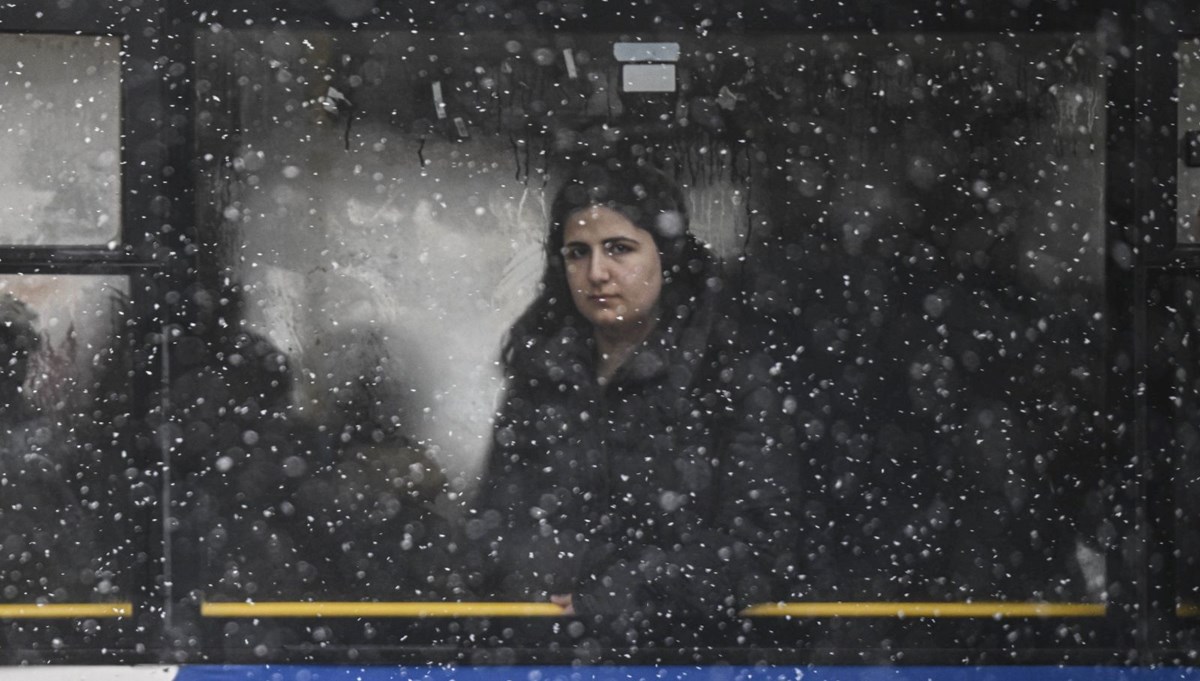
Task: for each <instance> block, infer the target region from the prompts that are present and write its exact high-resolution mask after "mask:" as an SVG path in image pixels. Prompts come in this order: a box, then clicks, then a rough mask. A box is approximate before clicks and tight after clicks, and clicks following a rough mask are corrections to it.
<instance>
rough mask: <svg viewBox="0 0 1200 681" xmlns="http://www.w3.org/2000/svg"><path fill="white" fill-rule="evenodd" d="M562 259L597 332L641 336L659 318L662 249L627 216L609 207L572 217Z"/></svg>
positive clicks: (580, 304) (579, 306)
mask: <svg viewBox="0 0 1200 681" xmlns="http://www.w3.org/2000/svg"><path fill="white" fill-rule="evenodd" d="M563 260H564V262H565V263H566V269H567V286H569V287H570V289H571V299H572V300H573V301H574V302H575V308H576V309H577V310H579V312H580V314H582V315H583V316H584V317H585V318H586V319H587V320H588V321H589V322H591V323H592V326H593V327H595V328H596V329H597V330H599V331H602V332H608V333H616V334H621V333H623V332H627V331H628V332H631V333H633V334H637V332H638V331H640V330H644V328H645V326H646V325H647V324H652V323H653V322H654V321H656V320H657V319H658V299H659V296H660V295H661V294H662V286H663V276H662V260H661V259H660V258H659V254H658V246H657V245H656V244H655V243H654V238H653V237H652V236H650V233H649V232H647V231H645V230H643V229H641V228H640V227H638V226H637V225H634V224H633V223H632V222H630V221H629V220H628V219H627V218H626V217H625V216H623V215H621V214H620V213H618V212H616V211H614V210H612V209H609V208H605V207H604V206H589V207H587V208H581V209H579V210H577V211H575V212H573V213H571V214H570V215H568V216H567V220H566V225H565V226H564V231H563Z"/></svg>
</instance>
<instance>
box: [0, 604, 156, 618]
mask: <svg viewBox="0 0 1200 681" xmlns="http://www.w3.org/2000/svg"><path fill="white" fill-rule="evenodd" d="M132 614H133V604H132V603H43V604H38V603H0V619H4V620H15V619H90V618H94V617H104V618H108V617H129V616H130V615H132Z"/></svg>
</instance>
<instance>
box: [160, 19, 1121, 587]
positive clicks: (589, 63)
mask: <svg viewBox="0 0 1200 681" xmlns="http://www.w3.org/2000/svg"><path fill="white" fill-rule="evenodd" d="M658 39H667V40H672V41H676V40H677V41H678V42H679V44H680V46H681V47H680V57H679V60H678V62H676V63H675V64H676V76H675V77H676V78H677V79H678V86H679V87H678V91H677V92H676V93H674V94H671V95H670V97H669V99H664V97H665V95H663V94H662V93H654V94H652V95H647V94H645V93H623V92H622V91H621V82H622V81H621V70H620V63H619V62H617V61H616V60H615V59H614V58H613V52H612V44H613V43H614V42H616V41H617V40H618V36H604V35H582V34H562V35H557V36H555V37H553V38H523V39H522V40H516V39H513V38H512V37H510V36H503V35H489V34H471V35H429V34H427V35H416V34H409V33H371V32H358V33H354V34H350V33H336V32H319V31H317V32H299V31H267V30H261V31H260V30H244V31H235V30H223V31H219V32H212V31H205V32H203V33H201V34H200V35H198V40H197V51H198V53H197V55H196V64H197V72H196V81H195V82H196V96H197V107H196V111H197V133H198V134H197V144H198V148H197V150H196V151H197V158H200V159H203V163H202V164H201V168H200V170H201V173H200V180H199V182H200V185H199V188H198V193H197V196H198V201H197V204H198V206H199V208H198V211H199V214H198V223H199V226H200V229H201V230H202V232H203V234H204V235H205V236H204V238H205V239H206V241H207V249H208V250H206V251H205V252H206V254H207V255H208V256H209V260H208V261H207V262H206V264H205V266H206V267H209V268H211V272H210V274H209V275H203V276H208V280H207V281H208V284H209V285H210V286H211V290H210V291H209V292H207V293H205V294H204V299H205V300H206V301H208V302H207V303H206V305H211V306H212V307H213V308H214V309H217V308H219V309H223V310H225V311H226V313H227V316H226V317H223V318H222V320H223V321H222V323H221V324H214V325H213V326H212V327H211V328H212V329H213V331H212V333H210V335H209V336H208V337H205V338H197V339H185V340H184V341H183V342H187V343H189V344H191V345H193V346H194V347H195V348H196V352H195V356H197V357H198V358H201V359H198V360H197V363H196V365H195V369H194V371H193V372H192V373H191V374H187V375H184V376H182V377H179V376H177V377H175V378H176V380H177V381H179V383H178V386H179V388H178V391H177V392H176V398H177V399H176V407H177V409H179V410H181V411H180V413H181V414H183V416H182V417H181V418H182V419H183V421H184V424H185V428H188V429H191V430H189V431H188V432H189V433H200V434H202V437H191V436H189V437H187V438H185V439H184V447H185V448H193V449H194V451H193V454H194V456H196V457H198V460H200V461H202V462H203V465H200V466H199V469H200V470H201V473H200V474H199V475H198V476H197V478H196V479H197V480H198V486H199V487H200V488H202V489H204V490H205V494H207V495H209V498H211V499H212V502H211V503H210V504H208V505H207V506H206V507H205V508H207V509H208V510H207V511H206V512H208V513H211V515H209V516H207V517H205V518H201V519H200V520H199V521H198V522H197V525H198V526H200V527H205V528H207V530H206V531H207V532H208V535H207V539H206V543H205V547H206V551H208V552H209V553H208V554H207V558H206V560H207V561H208V562H207V564H206V567H205V570H206V571H207V572H206V575H205V580H206V582H207V585H208V588H209V589H210V594H211V595H212V596H213V597H216V598H222V599H229V600H242V599H246V598H261V599H266V600H269V599H272V598H273V599H277V600H291V599H297V598H332V597H334V596H337V597H351V596H372V597H385V596H386V597H388V598H391V599H393V600H405V599H411V600H427V599H429V598H431V597H433V596H438V597H443V596H446V595H447V594H449V595H453V596H456V597H463V596H469V595H470V579H469V578H466V577H463V576H462V575H456V573H455V570H454V568H453V567H452V565H453V561H454V556H452V555H449V554H450V553H451V552H449V551H445V552H439V551H437V550H436V549H437V547H438V546H439V541H444V538H445V537H448V536H453V532H452V531H451V530H443V528H446V527H450V526H452V525H453V524H454V522H456V516H455V514H456V513H457V510H456V509H457V504H458V503H459V501H460V500H461V499H462V497H463V496H464V495H468V496H469V495H470V493H471V492H472V489H473V486H474V485H475V484H476V481H477V476H478V473H479V470H480V467H481V464H482V459H483V457H484V455H485V453H486V451H487V447H488V442H489V439H490V437H491V432H490V429H491V424H490V419H491V416H492V413H493V410H494V408H495V402H496V399H497V396H498V392H499V390H500V388H501V386H502V385H503V379H502V376H501V375H500V371H499V369H498V366H497V364H496V359H497V353H498V349H499V346H500V343H501V340H502V336H503V334H504V331H505V330H506V329H507V328H508V327H509V325H510V324H511V323H512V321H513V319H514V318H515V316H516V315H518V314H519V313H520V312H521V310H522V309H523V307H524V305H525V304H526V303H527V301H528V300H529V299H530V297H531V296H532V294H533V287H534V285H535V282H536V280H537V277H538V274H539V273H540V270H541V268H542V261H541V252H540V240H541V238H542V234H543V233H544V231H545V223H546V220H547V212H548V205H547V203H548V202H549V200H550V198H551V197H552V195H553V194H552V191H553V187H554V180H555V178H554V177H553V176H552V175H553V172H552V170H553V169H552V163H551V162H550V159H552V158H553V157H554V156H555V154H558V153H561V152H562V150H564V149H568V148H572V147H573V146H574V145H579V144H604V143H606V140H608V139H610V137H609V136H617V135H619V134H621V133H620V132H619V131H618V130H617V128H619V127H620V125H621V124H623V122H628V121H630V120H632V119H636V118H637V117H638V116H649V117H660V116H666V117H667V118H669V119H671V120H674V121H676V127H675V128H674V130H675V134H674V136H673V137H671V138H670V141H669V142H667V141H662V140H660V142H661V143H662V144H663V146H664V149H665V148H666V147H668V146H670V149H669V150H670V151H671V152H672V153H671V156H672V159H673V163H674V164H675V165H674V170H675V173H676V176H677V178H678V179H679V181H680V182H681V183H682V184H683V185H684V186H685V188H686V190H687V194H688V200H689V203H690V206H691V208H692V213H693V223H694V224H693V228H694V230H695V231H696V232H697V233H698V234H699V235H700V236H701V237H703V238H704V239H705V240H706V241H707V242H708V243H709V244H711V246H712V248H713V249H714V251H715V252H716V253H718V254H719V255H720V256H722V257H723V258H725V259H727V260H729V261H731V262H735V263H741V269H740V270H739V271H740V273H741V274H740V276H739V278H738V279H737V282H738V285H741V286H745V287H746V288H747V291H748V292H747V300H748V301H749V302H750V304H752V305H753V306H754V307H755V308H756V310H757V311H758V312H759V313H761V314H763V315H765V316H767V317H769V318H771V319H773V320H774V326H775V336H774V337H773V340H772V345H771V347H770V351H771V352H772V353H774V354H775V355H776V358H777V362H778V364H777V367H776V370H777V372H778V374H779V378H780V380H781V381H783V382H784V383H785V385H786V390H787V392H788V399H787V400H786V405H787V409H788V415H789V418H790V419H791V425H792V428H793V430H794V436H795V443H796V452H795V455H796V456H798V457H801V458H802V459H803V460H804V462H805V464H806V465H805V471H806V474H805V479H804V480H803V481H800V483H799V484H801V485H802V486H803V487H804V494H803V495H801V497H800V498H799V499H798V500H797V504H798V507H799V510H800V512H801V513H802V515H803V517H805V518H808V519H810V520H811V522H810V523H809V528H810V530H811V531H810V532H809V533H808V534H806V538H805V540H804V541H803V543H802V546H799V547H797V550H796V555H797V557H798V564H797V566H796V571H795V582H794V584H793V589H792V594H791V595H792V597H793V598H796V599H809V600H814V599H815V600H880V599H882V600H889V599H895V600H905V599H908V600H911V599H924V598H933V599H938V600H967V599H980V598H1004V599H1012V600H1050V601H1075V600H1092V601H1098V600H1101V599H1102V598H1103V596H1102V590H1103V585H1104V580H1105V577H1104V561H1103V556H1102V552H1101V549H1100V547H1099V545H1098V543H1097V541H1096V539H1095V538H1096V536H1097V534H1098V533H1099V532H1100V524H1101V522H1102V519H1101V518H1102V516H1103V513H1102V512H1101V510H1100V505H1101V501H1100V497H1099V491H1098V490H1099V488H1100V484H1099V482H1098V481H1097V480H1096V479H1095V477H1094V474H1095V472H1096V466H1095V465H1094V461H1095V456H1096V452H1097V451H1098V450H1099V448H1100V445H1101V442H1102V440H1103V437H1102V433H1101V431H1100V430H1098V424H1099V423H1100V422H1101V421H1102V416H1101V414H1102V412H1103V396H1104V386H1103V375H1104V366H1103V351H1102V348H1103V347H1104V340H1105V339H1104V333H1103V328H1104V326H1105V324H1104V310H1105V307H1104V306H1105V300H1104V261H1105V254H1104V242H1105V239H1104V220H1103V212H1102V211H1103V206H1104V202H1105V197H1104V195H1103V188H1104V185H1105V183H1104V173H1103V163H1104V156H1103V155H1104V149H1105V144H1104V140H1105V131H1104V115H1103V108H1104V103H1105V101H1106V93H1105V89H1104V81H1103V78H1102V73H1103V65H1102V59H1101V56H1102V55H1101V52H1100V50H1099V48H1098V47H1097V46H1096V45H1095V44H1093V41H1092V40H1091V39H1090V38H1089V37H1088V36H1081V35H1039V36H1022V38H1021V39H1020V41H1014V40H1008V41H1004V40H998V39H995V38H993V37H983V38H981V37H978V36H951V37H945V36H938V37H936V38H935V37H933V36H921V35H903V36H895V35H893V36H888V37H887V38H886V39H884V38H858V37H849V36H805V37H789V36H780V35H777V36H757V37H755V39H754V40H753V41H749V40H745V39H742V38H735V37H712V38H706V39H700V38H696V37H694V36H669V37H666V38H662V37H659V38H658ZM568 55H569V62H570V65H569V66H568ZM648 97H658V98H660V99H659V100H652V99H648ZM663 102H669V104H663ZM660 120H665V119H661V118H660ZM614 138H615V137H614ZM671 145H673V146H671ZM214 319H215V317H214ZM222 324H224V326H222ZM222 328H229V329H232V330H231V331H228V332H224V331H219V329H222ZM238 366H247V367H252V368H253V369H254V371H253V372H251V373H245V372H239V371H237V369H236V368H237V367H238ZM254 381H258V382H257V383H254ZM213 386H217V388H213ZM212 389H218V390H219V391H220V392H219V393H217V394H218V395H219V399H215V400H214V399H208V400H206V401H205V403H203V404H201V403H198V402H197V401H196V399H195V398H196V396H199V395H205V394H212V393H206V392H205V391H209V390H212ZM188 410H191V411H188ZM251 490H259V492H256V493H253V494H252V493H251ZM262 490H270V493H269V494H267V493H265V492H262ZM364 519H366V521H365V522H364ZM383 537H386V539H387V541H385V542H381V538H383ZM263 547H266V552H265V553H264V552H263V551H262V549H263ZM417 549H425V550H423V551H419V552H418V551H417ZM409 557H411V558H409ZM447 566H451V567H447ZM431 575H437V578H436V580H434V579H433V578H432V577H430V576H431Z"/></svg>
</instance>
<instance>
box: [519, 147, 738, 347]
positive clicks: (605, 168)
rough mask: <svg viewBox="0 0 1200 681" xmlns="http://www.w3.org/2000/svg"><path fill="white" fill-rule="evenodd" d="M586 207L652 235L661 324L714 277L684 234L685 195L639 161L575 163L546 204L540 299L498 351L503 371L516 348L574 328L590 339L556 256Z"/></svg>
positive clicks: (684, 313) (709, 262)
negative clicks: (570, 222) (570, 223)
mask: <svg viewBox="0 0 1200 681" xmlns="http://www.w3.org/2000/svg"><path fill="white" fill-rule="evenodd" d="M588 206H604V207H606V208H610V209H612V210H614V211H616V212H618V213H620V214H621V215H622V216H624V217H625V218H627V219H628V220H629V221H630V222H632V223H633V224H634V225H636V226H637V227H638V228H640V229H643V230H645V231H647V232H649V233H650V236H651V237H653V238H654V243H655V245H656V246H657V247H658V253H659V258H660V260H661V261H662V268H663V289H662V297H661V300H660V302H661V308H662V315H663V319H662V320H661V322H660V323H666V324H668V325H671V324H673V323H674V322H677V321H681V320H684V319H686V318H687V317H688V316H689V315H690V313H691V310H692V308H693V306H694V305H695V302H696V300H698V299H699V297H700V296H701V294H703V293H704V291H705V288H706V286H708V280H709V278H710V277H713V276H714V275H715V272H716V261H715V258H713V256H712V254H711V253H710V252H709V251H708V249H707V248H706V247H705V246H704V245H703V244H702V243H700V241H699V240H698V239H697V238H696V237H695V235H693V234H692V233H691V231H690V230H689V229H688V212H687V204H686V202H685V200H684V196H683V192H682V191H680V189H679V187H678V186H677V185H676V184H675V183H674V182H673V181H672V180H671V179H670V178H669V177H667V175H666V174H664V173H663V172H661V171H659V170H657V169H655V168H653V167H651V166H649V165H647V164H646V163H645V162H644V161H639V162H637V163H634V164H629V165H622V164H619V163H617V162H615V161H609V162H607V163H603V162H596V163H585V164H581V165H578V166H576V167H575V168H574V169H573V170H571V171H570V172H569V174H568V175H567V178H566V180H565V181H564V182H563V184H562V185H561V187H560V188H559V190H558V193H557V194H556V195H555V197H554V203H553V204H552V205H551V208H550V224H549V232H548V233H547V235H546V241H545V261H546V267H545V269H544V270H543V271H542V279H541V282H540V284H539V285H538V296H537V298H536V299H535V300H534V301H533V302H532V303H530V305H529V307H528V308H526V310H525V312H524V313H522V314H521V316H520V317H519V318H518V319H517V321H516V323H514V324H513V326H512V329H511V330H510V331H509V335H508V338H507V339H506V341H505V344H504V349H503V352H502V354H501V357H502V358H503V360H504V363H505V365H506V366H507V367H509V368H511V367H512V365H513V360H514V357H515V355H516V354H517V353H519V352H520V351H521V349H522V348H535V347H538V346H540V345H541V344H542V343H544V342H545V341H546V340H548V339H549V338H551V337H553V336H554V335H556V334H558V333H559V332H560V331H561V330H562V329H564V328H568V327H569V328H572V329H574V330H575V331H576V332H577V336H576V337H578V338H587V337H588V336H590V334H591V327H590V326H589V325H588V323H587V322H586V321H585V320H583V319H582V317H581V316H580V315H579V313H578V311H577V310H576V309H575V304H574V302H573V301H572V299H571V292H570V289H569V288H568V287H567V277H566V270H565V267H564V263H563V253H562V251H563V240H564V237H563V234H564V232H565V231H566V222H567V218H568V217H569V216H570V215H571V214H572V213H574V212H575V211H577V210H580V209H581V208H587V207H588Z"/></svg>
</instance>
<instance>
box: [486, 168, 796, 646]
mask: <svg viewBox="0 0 1200 681" xmlns="http://www.w3.org/2000/svg"><path fill="white" fill-rule="evenodd" d="M644 164H645V161H637V162H627V163H626V164H625V165H621V164H620V162H619V161H617V160H615V159H610V160H608V161H607V162H605V161H603V160H601V161H597V162H595V163H593V164H591V165H584V166H582V167H581V168H579V169H577V170H576V171H575V172H574V173H573V174H571V175H570V176H569V177H568V179H567V180H566V182H565V183H564V184H563V186H562V188H561V189H560V190H559V192H558V194H557V196H556V198H555V200H554V203H553V206H552V208H551V212H550V221H549V222H550V226H549V235H548V237H547V239H546V246H545V248H546V254H545V255H546V266H545V272H544V274H543V277H542V285H541V288H540V294H539V296H538V298H537V299H536V300H535V301H534V302H533V303H532V304H531V305H530V307H529V308H528V309H527V310H526V312H525V313H524V314H523V315H522V316H521V317H520V318H519V319H518V320H517V322H516V323H515V324H514V326H513V328H512V330H511V331H510V335H509V338H508V340H507V341H506V344H505V347H504V352H503V358H504V365H505V367H506V370H507V374H508V390H507V393H506V394H505V398H504V401H503V403H502V405H501V407H500V415H499V417H498V418H497V421H496V429H495V441H494V443H493V448H492V452H491V454H490V457H489V461H488V469H487V473H486V477H485V480H484V484H483V490H482V493H481V497H480V500H479V502H478V504H477V507H478V510H477V515H476V516H475V517H474V518H473V519H472V520H471V521H470V525H469V526H468V533H469V534H471V535H473V536H474V538H476V539H478V538H485V539H486V541H487V542H488V548H489V549H490V551H491V553H490V556H489V558H491V559H492V560H494V561H495V564H494V565H492V566H491V579H492V583H493V589H494V590H495V591H496V592H497V595H498V596H500V597H503V598H509V599H518V600H520V599H530V598H535V599H545V598H547V597H549V598H550V599H551V600H552V601H554V602H556V603H559V604H561V605H563V606H564V607H565V608H566V610H567V612H568V613H574V614H578V615H582V616H592V615H607V616H617V617H618V619H617V621H616V623H614V630H615V631H616V632H617V633H618V635H619V637H620V638H622V639H630V640H636V638H637V635H638V630H639V629H644V628H646V627H649V626H652V625H653V622H654V620H653V618H654V617H655V616H662V615H664V614H673V615H674V616H675V617H687V616H696V615H704V616H710V617H711V616H720V615H732V614H734V613H735V612H736V611H737V609H738V608H740V607H742V606H745V605H747V604H750V603H754V602H759V601H766V600H772V599H774V598H778V597H779V594H781V593H782V591H781V589H780V588H779V587H780V586H781V584H780V578H782V577H783V576H784V575H786V574H787V572H788V568H789V567H790V566H791V553H790V548H791V546H792V543H793V542H794V536H795V534H794V533H795V530H796V523H795V520H794V519H793V516H792V511H791V509H792V499H793V494H792V489H793V486H794V483H795V481H796V479H797V473H796V472H795V470H794V464H795V458H794V457H793V456H792V455H791V453H790V452H788V451H787V450H786V449H785V448H783V447H781V446H780V443H779V440H778V424H779V417H780V416H782V411H781V405H780V402H781V400H780V395H779V393H778V391H777V390H775V389H773V387H772V384H771V382H770V378H769V375H768V372H767V365H765V364H763V363H762V362H761V360H762V359H763V357H762V355H761V354H758V353H756V352H755V351H754V350H755V349H754V348H753V347H751V348H749V349H747V348H746V347H745V346H743V345H741V344H740V342H741V341H743V340H744V339H743V338H741V337H739V335H738V329H737V328H736V326H735V319H736V317H737V315H735V314H734V313H733V311H732V308H731V307H730V305H729V302H730V301H729V300H728V292H727V291H725V290H723V280H722V278H721V275H720V272H719V267H718V264H717V262H716V261H715V259H714V258H713V256H712V255H711V254H710V253H709V252H708V251H707V250H706V249H705V247H704V246H703V245H702V244H701V243H700V242H699V241H698V240H697V239H696V238H695V237H694V236H692V234H691V233H690V232H689V231H688V220H687V212H686V206H685V202H684V198H683V195H682V193H681V192H680V191H679V189H678V188H676V187H675V186H674V185H673V184H672V183H671V182H670V181H669V180H668V179H667V177H666V175H664V174H662V173H660V172H658V171H655V170H652V169H651V168H649V167H648V166H647V165H644ZM760 352H761V351H759V353H760ZM677 628H678V627H677V626H675V625H672V626H671V629H677ZM676 633H678V632H676Z"/></svg>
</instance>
